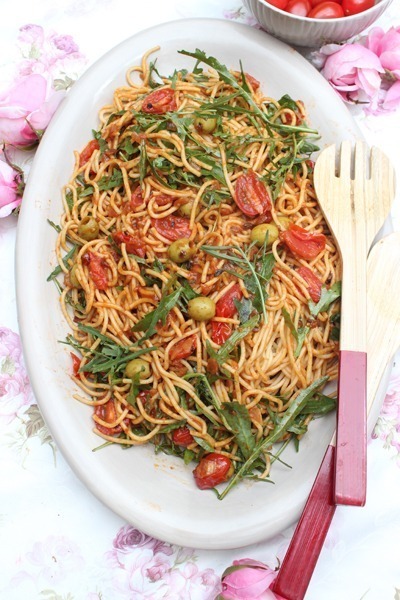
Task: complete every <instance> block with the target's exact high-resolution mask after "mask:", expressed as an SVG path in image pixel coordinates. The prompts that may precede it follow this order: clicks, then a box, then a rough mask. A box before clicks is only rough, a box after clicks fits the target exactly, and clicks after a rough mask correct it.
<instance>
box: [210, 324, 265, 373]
mask: <svg viewBox="0 0 400 600" xmlns="http://www.w3.org/2000/svg"><path fill="white" fill-rule="evenodd" d="M259 320H260V317H259V315H254V317H251V319H249V320H248V321H246V323H242V324H241V325H239V327H238V328H237V329H235V331H234V332H233V333H231V335H230V336H229V337H228V339H227V340H226V342H224V343H223V344H222V346H221V348H220V349H219V350H218V352H216V353H215V360H216V361H217V362H218V364H219V365H222V364H224V363H225V362H226V361H227V360H228V357H229V355H230V353H231V352H232V350H233V349H234V348H235V347H236V346H237V345H238V343H239V342H240V341H241V340H242V339H243V338H245V337H246V335H248V334H249V333H250V331H253V329H254V328H255V327H256V326H257V325H258V322H259ZM214 352H215V351H214ZM212 358H214V357H212Z"/></svg>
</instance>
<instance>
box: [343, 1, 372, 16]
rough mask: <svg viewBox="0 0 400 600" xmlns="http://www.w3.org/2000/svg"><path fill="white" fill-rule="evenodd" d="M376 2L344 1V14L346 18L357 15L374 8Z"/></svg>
mask: <svg viewBox="0 0 400 600" xmlns="http://www.w3.org/2000/svg"><path fill="white" fill-rule="evenodd" d="M374 4H375V2H374V0H343V4H342V6H343V12H344V14H345V16H346V17H348V16H349V15H357V14H358V13H361V12H364V10H368V8H371V7H372V6H374Z"/></svg>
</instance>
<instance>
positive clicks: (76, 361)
mask: <svg viewBox="0 0 400 600" xmlns="http://www.w3.org/2000/svg"><path fill="white" fill-rule="evenodd" d="M69 354H70V356H71V358H72V373H73V375H74V377H80V373H79V368H80V366H81V359H80V358H79V356H77V355H76V354H74V353H73V352H70V353H69Z"/></svg>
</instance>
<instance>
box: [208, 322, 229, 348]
mask: <svg viewBox="0 0 400 600" xmlns="http://www.w3.org/2000/svg"><path fill="white" fill-rule="evenodd" d="M231 333H232V327H231V326H230V325H229V323H222V322H219V321H211V339H212V341H213V342H215V343H216V344H218V345H219V346H222V344H224V343H225V342H226V340H227V339H228V337H229V336H230V335H231Z"/></svg>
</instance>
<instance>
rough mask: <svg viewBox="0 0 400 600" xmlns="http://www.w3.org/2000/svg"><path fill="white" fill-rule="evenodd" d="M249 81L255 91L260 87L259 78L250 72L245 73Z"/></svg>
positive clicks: (284, 0)
mask: <svg viewBox="0 0 400 600" xmlns="http://www.w3.org/2000/svg"><path fill="white" fill-rule="evenodd" d="M276 1H277V2H279V0H276ZM286 1H287V0H283V2H286ZM244 76H245V78H246V80H247V83H249V84H250V85H251V87H252V88H253V90H254V91H256V90H258V88H259V87H260V82H259V81H258V79H256V78H255V77H253V75H249V73H245V74H244Z"/></svg>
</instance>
